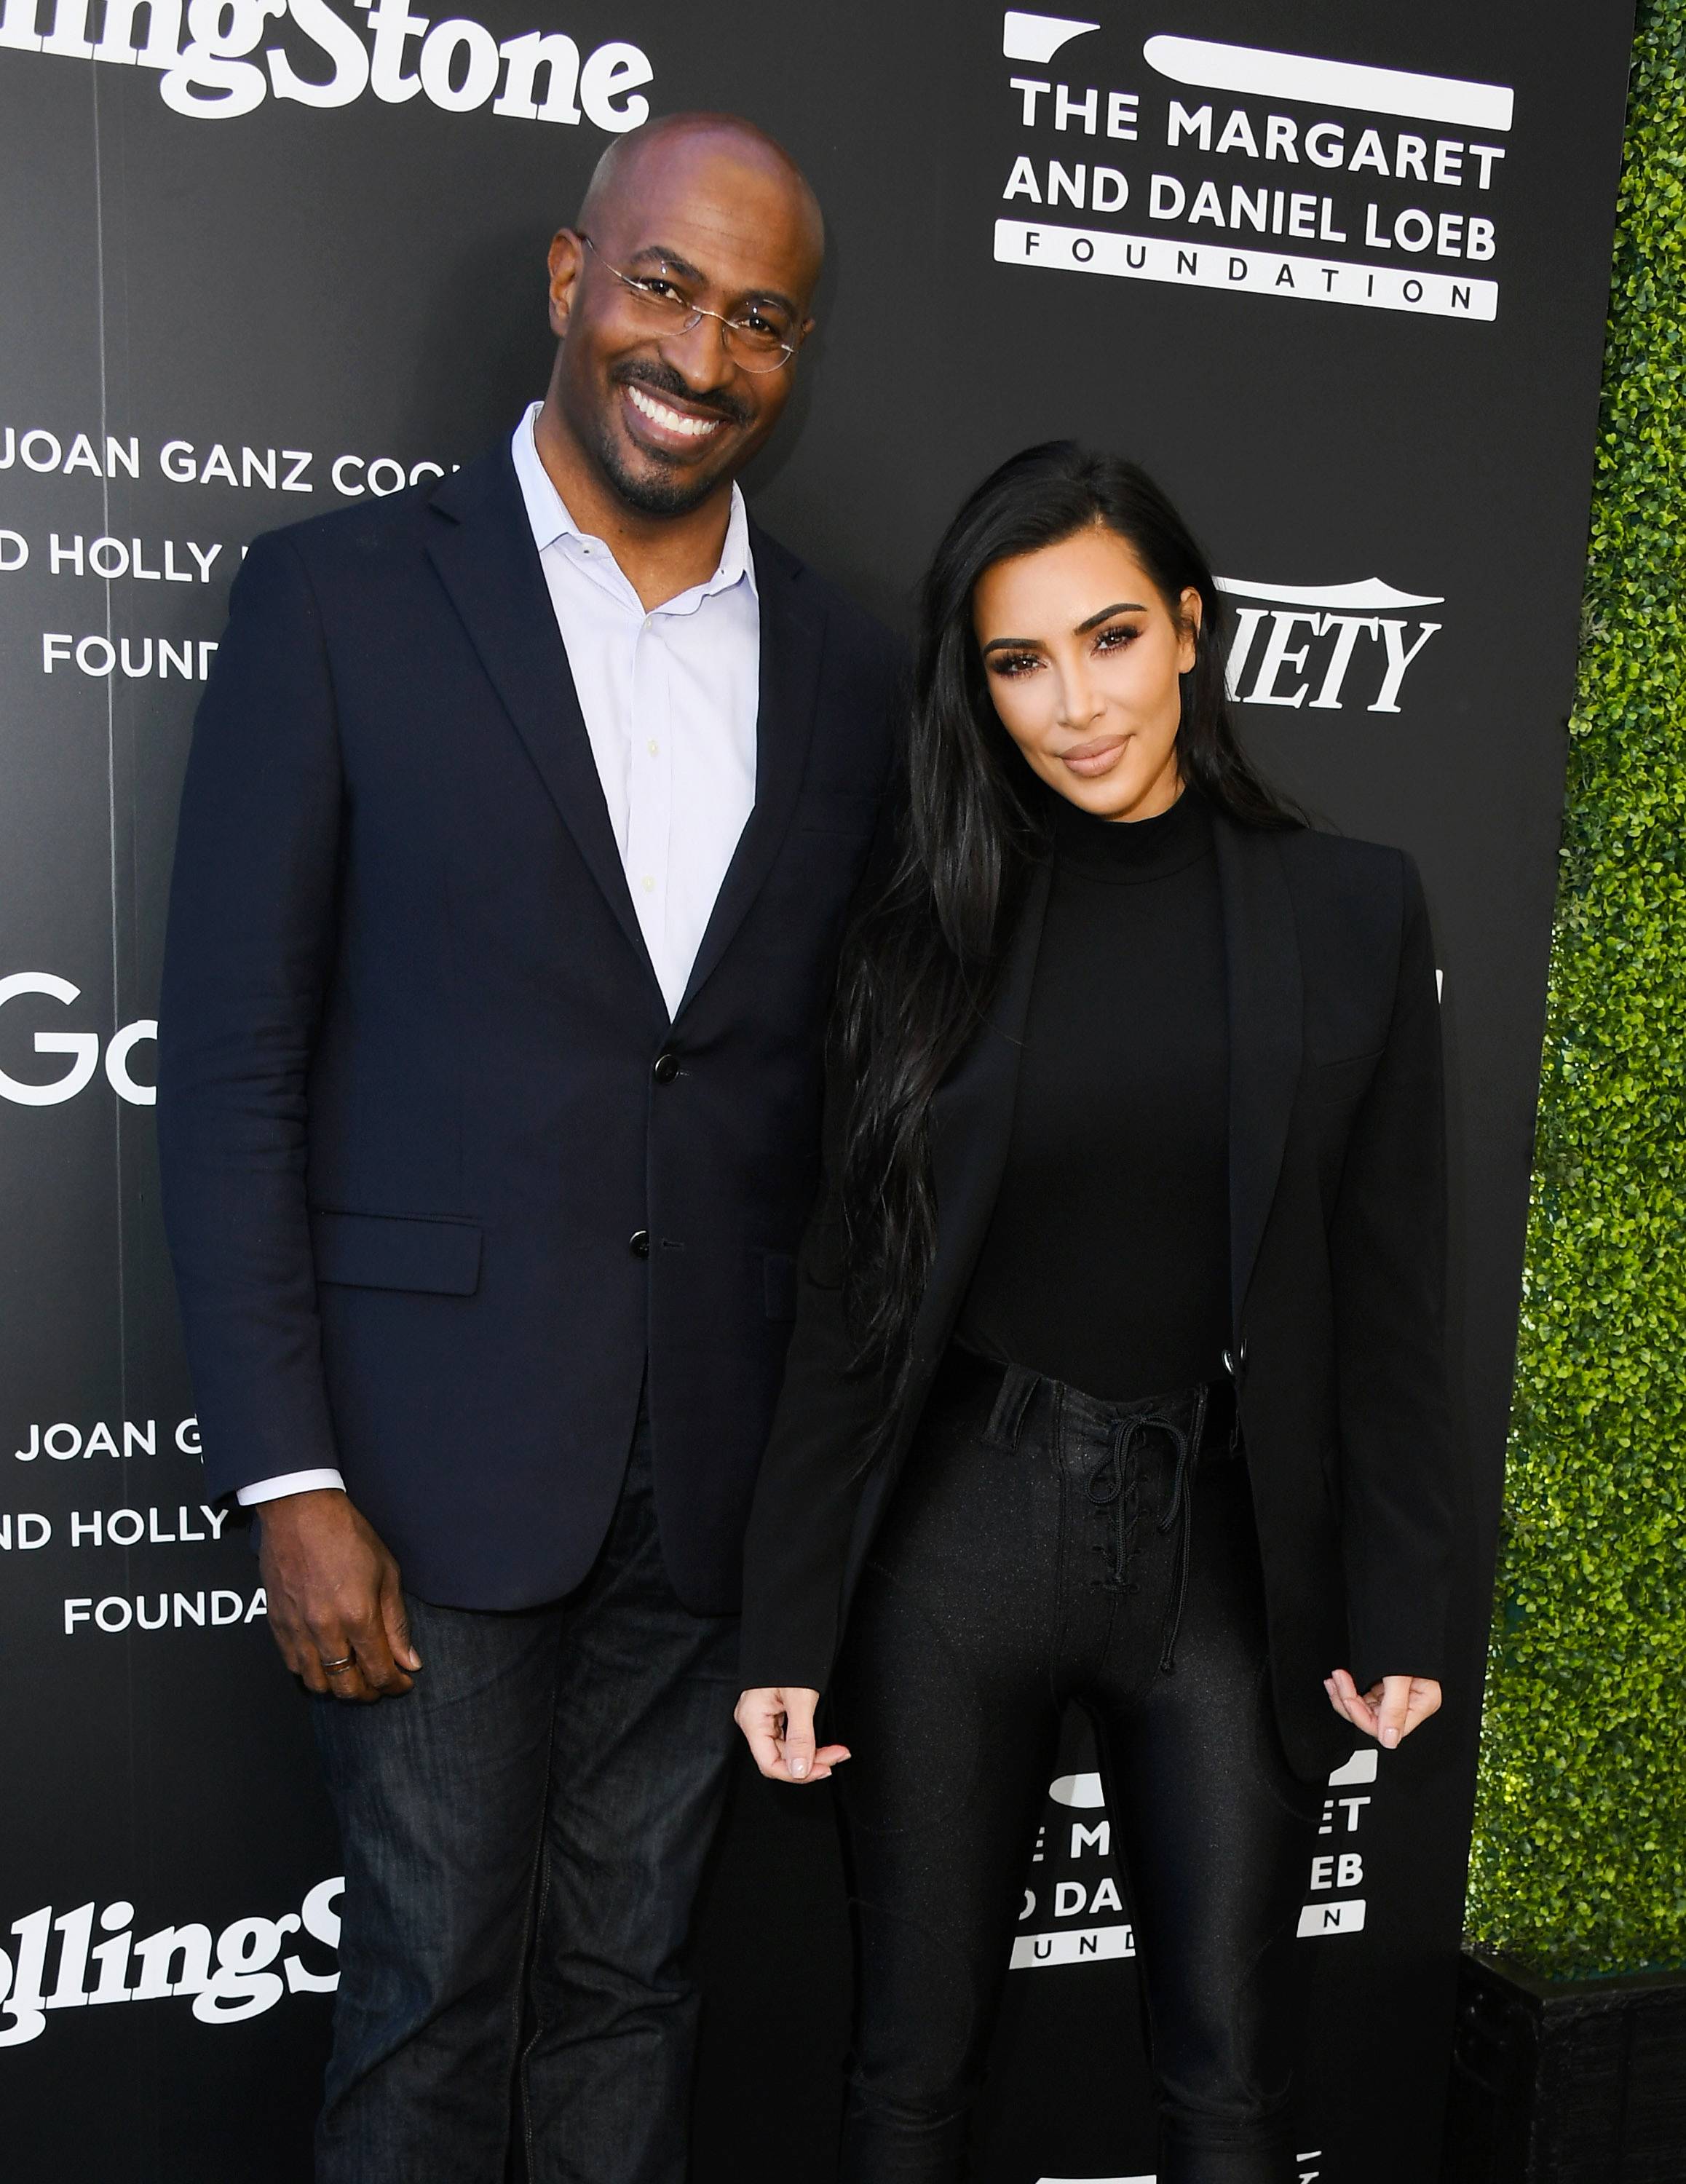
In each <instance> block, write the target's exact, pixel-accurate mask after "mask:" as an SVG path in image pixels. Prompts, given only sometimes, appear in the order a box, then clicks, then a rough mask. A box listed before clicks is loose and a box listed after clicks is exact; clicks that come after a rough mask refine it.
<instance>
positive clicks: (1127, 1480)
mask: <svg viewBox="0 0 1686 2184" xmlns="http://www.w3.org/2000/svg"><path fill="white" fill-rule="evenodd" d="M1205 1422H1206V1390H1205V1388H1201V1389H1199V1390H1198V1391H1197V1392H1196V1395H1195V1397H1194V1409H1193V1411H1192V1412H1191V1414H1190V1417H1189V1420H1188V1427H1187V1429H1184V1428H1182V1427H1181V1426H1178V1425H1176V1424H1173V1423H1172V1421H1171V1419H1170V1418H1165V1417H1162V1416H1160V1414H1159V1413H1158V1412H1152V1411H1147V1412H1142V1411H1138V1412H1132V1413H1130V1414H1129V1415H1127V1416H1126V1417H1124V1418H1117V1419H1115V1420H1114V1422H1113V1425H1112V1429H1111V1431H1110V1434H1109V1435H1108V1436H1107V1447H1106V1453H1105V1456H1104V1457H1102V1458H1101V1460H1100V1462H1099V1463H1098V1464H1096V1466H1095V1468H1094V1469H1093V1471H1092V1472H1091V1473H1090V1474H1089V1477H1088V1497H1089V1501H1090V1503H1091V1505H1092V1507H1093V1511H1094V1514H1095V1515H1096V1517H1097V1518H1100V1519H1102V1520H1103V1521H1105V1518H1107V1517H1108V1516H1109V1515H1110V1518H1111V1522H1110V1524H1109V1525H1108V1526H1107V1535H1106V1537H1105V1538H1104V1539H1099V1540H1096V1541H1094V1542H1093V1547H1094V1552H1096V1553H1097V1554H1100V1555H1105V1556H1106V1557H1107V1558H1108V1567H1107V1570H1106V1574H1105V1576H1103V1577H1098V1578H1095V1579H1094V1580H1092V1582H1093V1583H1094V1584H1095V1585H1103V1586H1105V1589H1106V1590H1107V1591H1109V1592H1133V1591H1135V1589H1136V1588H1135V1584H1134V1581H1133V1580H1132V1577H1131V1574H1130V1565H1131V1563H1132V1560H1133V1558H1134V1555H1135V1550H1136V1526H1137V1523H1138V1517H1139V1513H1140V1511H1139V1504H1140V1493H1141V1478H1140V1466H1139V1463H1138V1454H1137V1444H1138V1440H1139V1438H1140V1436H1141V1435H1143V1434H1144V1433H1162V1434H1163V1435H1165V1436H1166V1439H1167V1440H1169V1441H1170V1442H1171V1446H1172V1447H1173V1448H1174V1449H1175V1450H1176V1451H1177V1468H1176V1470H1175V1472H1174V1473H1173V1474H1172V1475H1171V1493H1170V1496H1169V1497H1168V1499H1167V1501H1166V1507H1165V1513H1164V1515H1163V1516H1162V1517H1161V1518H1160V1520H1159V1529H1160V1531H1161V1532H1168V1531H1170V1530H1171V1527H1172V1526H1173V1525H1174V1524H1177V1523H1178V1522H1179V1520H1180V1522H1181V1524H1182V1532H1181V1534H1180V1535H1179V1536H1178V1539H1177V1576H1176V1579H1175V1581H1174V1582H1173V1584H1172V1585H1171V1602H1170V1605H1169V1607H1167V1609H1166V1619H1165V1637H1164V1641H1163V1642H1162V1644H1161V1646H1160V1658H1159V1664H1160V1668H1161V1669H1163V1670H1164V1671H1165V1672H1166V1674H1170V1673H1171V1671H1172V1670H1173V1669H1175V1668H1176V1666H1177V1631H1178V1630H1179V1629H1180V1627H1181V1625H1182V1603H1183V1602H1184V1600H1185V1598H1186V1597H1187V1596H1188V1562H1189V1557H1190V1554H1191V1552H1192V1551H1193V1545H1194V1539H1193V1535H1194V1467H1195V1464H1196V1463H1197V1462H1198V1460H1199V1451H1200V1436H1201V1432H1202V1429H1203V1428H1204V1427H1205Z"/></svg>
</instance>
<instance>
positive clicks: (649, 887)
mask: <svg viewBox="0 0 1686 2184" xmlns="http://www.w3.org/2000/svg"><path fill="white" fill-rule="evenodd" d="M638 884H639V886H640V887H641V888H643V890H644V893H645V894H654V891H655V881H654V878H652V877H651V876H650V874H649V873H648V872H646V873H645V874H644V877H643V879H642V880H640V881H639V883H638Z"/></svg>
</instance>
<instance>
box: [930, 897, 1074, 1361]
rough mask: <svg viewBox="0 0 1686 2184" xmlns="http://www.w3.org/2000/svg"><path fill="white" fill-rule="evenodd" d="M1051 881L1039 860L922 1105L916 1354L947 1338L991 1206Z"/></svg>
mask: <svg viewBox="0 0 1686 2184" xmlns="http://www.w3.org/2000/svg"><path fill="white" fill-rule="evenodd" d="M1052 877H1053V868H1052V866H1050V865H1049V863H1048V861H1046V860H1043V862H1041V863H1040V864H1038V866H1037V868H1036V871H1035V872H1034V873H1033V874H1032V877H1031V882H1030V885H1029V889H1028V891H1027V894H1026V897H1025V903H1024V908H1023V910H1022V911H1021V913H1020V916H1019V923H1018V928H1017V930H1016V931H1015V933H1014V935H1013V939H1012V941H1011V944H1010V947H1009V949H1008V953H1007V960H1006V961H1005V963H1004V965H1003V967H1002V971H1001V983H1000V984H999V987H998V988H997V989H996V994H995V998H994V1000H993V1002H992V1003H991V1004H990V1007H989V1011H988V1015H987V1016H986V1017H985V1019H984V1021H983V1022H982V1025H981V1026H980V1027H979V1029H978V1033H977V1037H976V1038H975V1039H973V1040H972V1042H971V1045H970V1046H968V1047H967V1049H966V1050H965V1053H964V1054H963V1055H962V1056H961V1057H960V1061H959V1062H958V1063H957V1064H956V1065H955V1067H954V1071H953V1073H951V1075H950V1076H949V1078H948V1079H947V1080H946V1082H945V1083H944V1084H943V1085H942V1087H941V1088H940V1089H939V1090H938V1094H937V1096H936V1098H935V1099H934V1100H932V1103H931V1165H932V1179H933V1182H934V1184H935V1185H936V1191H937V1256H936V1258H935V1260H934V1262H933V1263H932V1269H931V1279H930V1282H929V1284H928V1285H927V1287H926V1293H925V1302H924V1304H923V1306H922V1307H921V1313H920V1322H921V1325H920V1330H919V1334H918V1335H916V1337H915V1347H916V1348H917V1349H919V1350H921V1351H926V1350H927V1349H928V1348H929V1347H930V1346H932V1343H934V1342H940V1341H945V1340H947V1338H948V1335H949V1330H950V1329H952V1327H953V1325H954V1319H955V1317H956V1315H957V1314H958V1312H959V1311H960V1305H961V1303H962V1301H964V1298H965V1290H966V1284H968V1283H969V1282H970V1281H971V1274H972V1269H973V1268H974V1267H975V1266H976V1265H977V1255H978V1253H979V1252H980V1251H982V1248H983V1240H984V1236H985V1234H986V1233H987V1231H988V1227H989V1217H990V1215H991V1214H992V1213H993V1212H994V1210H995V1200H996V1196H997V1195H998V1193H999V1190H1000V1187H1001V1173H1002V1170H1003V1169H1004V1167H1005V1166H1006V1164H1007V1148H1008V1145H1009V1143H1010V1139H1011V1137H1012V1131H1013V1104H1014V1100H1015V1098H1016V1096H1017V1093H1018V1085H1019V1056H1021V1053H1022V1052H1023V1050H1024V1040H1025V1025H1026V1021H1027V1017H1029V1014H1030V1000H1031V986H1032V981H1033V979H1034V977H1035V973H1036V958H1037V950H1038V948H1039V947H1040V945H1041V943H1042V927H1043V917H1045V916H1046V914H1047V910H1048V891H1049V884H1050V883H1051V880H1052Z"/></svg>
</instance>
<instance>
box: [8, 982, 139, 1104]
mask: <svg viewBox="0 0 1686 2184" xmlns="http://www.w3.org/2000/svg"><path fill="white" fill-rule="evenodd" d="M22 995H41V996H42V998H43V999H45V1000H50V1001H56V1002H58V1004H59V1005H60V1006H62V1007H64V1008H69V1007H70V1006H71V1004H72V1003H73V1002H75V1001H77V1000H80V999H81V987H80V986H73V985H72V984H71V983H70V980H69V979H68V978H55V977H54V976H53V973H52V972H50V971H14V972H12V973H11V974H10V976H9V977H8V978H0V1006H3V1005H4V1004H5V1003H6V1002H8V1001H10V1000H17V999H19V997H20V996H22ZM157 1037H158V1020H157V1018H156V1017H136V1020H135V1022H133V1023H131V1024H125V1025H124V1026H123V1028H122V1029H121V1030H120V1031H118V1032H116V1033H114V1034H113V1036H112V1038H111V1039H110V1040H109V1042H108V1043H107V1045H106V1049H105V1075H106V1081H107V1083H108V1084H109V1085H110V1087H111V1089H112V1090H113V1091H114V1093H115V1094H116V1095H117V1096H118V1098H119V1099H120V1100H127V1101H128V1102H129V1104H130V1105H131V1106H134V1107H150V1106H153V1105H155V1103H156V1101H157V1099H158V1089H157V1087H156V1086H155V1085H152V1084H142V1083H141V1082H140V1080H139V1079H138V1078H136V1076H135V1075H134V1074H133V1072H132V1070H131V1060H132V1059H133V1058H134V1056H135V1050H136V1048H137V1047H140V1046H145V1045H150V1044H151V1043H152V1042H153V1041H154V1040H155V1039H157ZM35 1051H36V1053H37V1054H47V1055H64V1056H68V1057H69V1065H70V1066H69V1067H67V1068H65V1069H64V1070H63V1071H61V1073H59V1074H58V1076H57V1077H51V1078H47V1080H46V1082H45V1083H40V1084H37V1083H33V1082H31V1080H29V1079H28V1078H19V1077H14V1076H12V1075H11V1074H10V1073H9V1072H8V1071H7V1070H6V1069H5V1068H3V1067H0V1100H13V1101H14V1102H15V1103H16V1105H17V1106H19V1107H58V1106H62V1105H63V1104H64V1101H65V1100H74V1099H75V1096H76V1095H77V1093H79V1092H81V1091H85V1090H86V1089H87V1087H88V1086H89V1085H90V1084H92V1082H93V1077H94V1072H95V1071H96V1070H97V1068H98V1067H99V1064H100V1041H99V1034H97V1032H92V1031H38V1032H36V1034H35Z"/></svg>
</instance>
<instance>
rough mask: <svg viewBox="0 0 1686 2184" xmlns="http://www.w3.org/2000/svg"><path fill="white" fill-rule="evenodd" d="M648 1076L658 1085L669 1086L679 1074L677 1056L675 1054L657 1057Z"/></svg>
mask: <svg viewBox="0 0 1686 2184" xmlns="http://www.w3.org/2000/svg"><path fill="white" fill-rule="evenodd" d="M650 1074H651V1075H652V1076H653V1077H654V1078H655V1081H656V1083H657V1084H672V1082H673V1080H674V1078H676V1077H677V1076H678V1074H679V1056H677V1055H676V1054H659V1055H657V1056H656V1058H655V1067H654V1069H653V1070H652V1071H651V1073H650Z"/></svg>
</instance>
